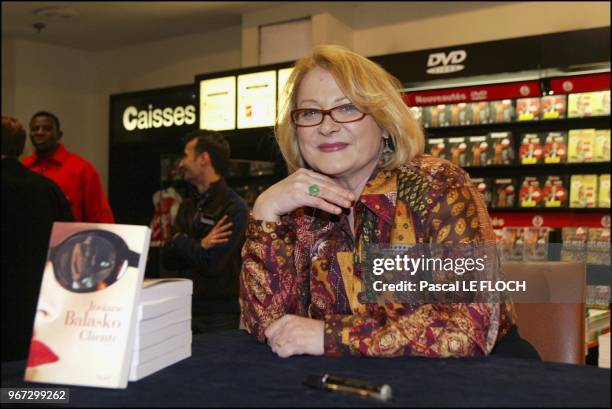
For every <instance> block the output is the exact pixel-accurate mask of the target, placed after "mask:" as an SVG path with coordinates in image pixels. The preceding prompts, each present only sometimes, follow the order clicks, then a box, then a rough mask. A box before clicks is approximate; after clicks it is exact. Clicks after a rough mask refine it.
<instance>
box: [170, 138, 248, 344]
mask: <svg viewBox="0 0 612 409" xmlns="http://www.w3.org/2000/svg"><path fill="white" fill-rule="evenodd" d="M229 159H230V147H229V143H228V142H227V140H225V138H224V137H223V136H222V135H221V134H219V133H216V132H211V131H205V130H196V131H194V132H192V133H190V134H188V135H187V138H186V144H185V150H184V155H183V158H182V160H181V162H180V165H179V167H180V169H181V171H182V172H183V177H184V179H185V181H187V182H189V183H190V184H192V185H193V186H194V187H195V190H196V192H195V193H194V195H193V197H187V198H186V199H184V200H183V202H182V203H181V207H180V208H179V210H178V213H177V216H176V220H175V225H174V227H173V236H172V239H171V240H170V241H168V242H167V243H166V244H165V246H164V248H163V252H162V260H163V266H164V268H165V269H166V270H175V271H180V275H181V276H183V277H187V278H191V279H192V280H193V283H194V294H193V302H192V330H193V332H194V333H200V332H207V331H214V330H221V329H232V328H238V321H239V311H240V309H239V305H238V289H239V274H240V268H241V265H242V260H241V256H240V251H241V249H242V245H243V243H244V237H245V231H246V225H247V219H248V212H249V210H248V206H247V204H246V202H245V201H244V199H242V198H241V197H240V196H239V195H238V194H237V193H236V192H234V191H233V190H231V189H230V188H229V187H228V186H227V184H226V183H225V180H224V178H223V173H224V172H225V171H226V170H227V168H228V166H229ZM225 220H227V221H229V223H231V225H230V224H226V226H230V227H231V234H228V235H227V236H228V237H223V231H224V230H223V227H222V225H223V223H224V221H225ZM216 231H218V232H221V233H220V234H218V235H217V237H221V238H219V239H215V232H216ZM225 232H227V231H225Z"/></svg>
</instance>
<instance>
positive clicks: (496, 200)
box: [491, 178, 516, 208]
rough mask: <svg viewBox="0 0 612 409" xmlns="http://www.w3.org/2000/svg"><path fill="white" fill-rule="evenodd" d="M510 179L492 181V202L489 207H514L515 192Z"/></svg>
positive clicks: (513, 182)
mask: <svg viewBox="0 0 612 409" xmlns="http://www.w3.org/2000/svg"><path fill="white" fill-rule="evenodd" d="M514 184H515V181H514V179H512V178H501V179H495V180H494V181H493V202H492V206H491V207H501V208H503V207H514V204H515V200H516V192H515V188H514Z"/></svg>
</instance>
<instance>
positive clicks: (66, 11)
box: [34, 7, 78, 20]
mask: <svg viewBox="0 0 612 409" xmlns="http://www.w3.org/2000/svg"><path fill="white" fill-rule="evenodd" d="M34 14H35V15H36V16H38V17H44V18H47V19H49V20H68V19H71V18H74V17H76V16H77V15H78V13H77V12H76V10H73V9H70V8H66V7H45V8H42V9H38V10H35V11H34Z"/></svg>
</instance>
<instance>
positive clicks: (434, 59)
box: [427, 50, 467, 74]
mask: <svg viewBox="0 0 612 409" xmlns="http://www.w3.org/2000/svg"><path fill="white" fill-rule="evenodd" d="M466 58H467V52H465V50H455V51H451V52H449V53H448V54H447V53H443V52H442V53H432V54H429V57H428V58H427V67H429V68H427V73H428V74H449V73H451V72H457V71H461V70H462V69H464V68H465V66H464V65H462V64H461V63H462V62H464V61H465V60H466Z"/></svg>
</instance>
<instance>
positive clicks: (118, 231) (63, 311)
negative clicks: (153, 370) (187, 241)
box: [24, 222, 151, 388]
mask: <svg viewBox="0 0 612 409" xmlns="http://www.w3.org/2000/svg"><path fill="white" fill-rule="evenodd" d="M150 235H151V230H150V229H149V228H148V227H146V226H130V225H119V224H94V223H59V222H56V223H54V225H53V229H52V231H51V238H50V242H49V251H48V255H47V262H46V264H45V270H44V272H43V279H42V284H41V287H40V295H39V300H38V305H37V312H36V318H35V321H34V330H33V336H32V343H31V346H30V354H29V357H28V361H27V367H26V371H25V377H24V379H25V380H26V381H29V382H43V383H54V384H66V385H82V386H97V387H105V388H125V387H126V386H127V380H128V373H129V367H130V362H131V354H132V348H133V344H134V336H135V333H136V315H137V309H138V300H139V298H140V292H141V288H142V282H143V277H144V270H145V266H146V261H147V253H148V249H149V241H150Z"/></svg>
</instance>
